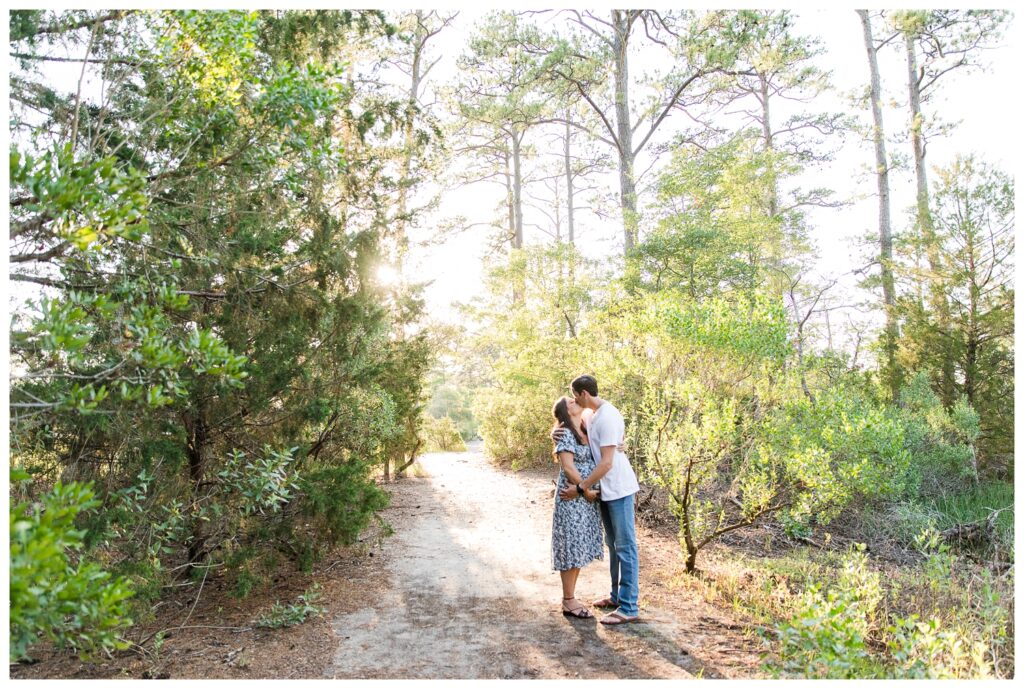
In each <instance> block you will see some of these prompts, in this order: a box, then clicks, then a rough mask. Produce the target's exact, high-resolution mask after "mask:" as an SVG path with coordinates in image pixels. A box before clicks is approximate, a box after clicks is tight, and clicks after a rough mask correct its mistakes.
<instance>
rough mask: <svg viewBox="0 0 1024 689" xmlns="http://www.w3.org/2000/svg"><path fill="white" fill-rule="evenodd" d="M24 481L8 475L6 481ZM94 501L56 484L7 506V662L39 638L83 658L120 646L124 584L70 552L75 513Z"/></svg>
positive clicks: (85, 492)
mask: <svg viewBox="0 0 1024 689" xmlns="http://www.w3.org/2000/svg"><path fill="white" fill-rule="evenodd" d="M27 479H28V474H26V473H24V472H12V476H11V482H12V484H13V483H15V482H22V481H25V480H27ZM98 504H99V502H98V501H97V500H95V499H94V496H93V491H92V488H91V487H90V486H87V485H82V484H79V483H70V484H68V485H62V484H61V483H59V482H58V483H57V484H56V485H54V486H53V488H51V489H50V490H49V491H47V492H45V493H44V494H42V495H41V496H40V497H39V501H38V502H35V503H33V502H28V501H22V502H18V503H16V504H13V505H12V507H11V572H10V574H11V582H10V589H11V621H10V631H11V641H10V657H11V659H12V660H18V659H20V658H24V657H27V656H28V652H29V648H30V647H31V646H32V645H33V644H34V643H36V641H37V640H38V639H39V638H40V637H43V638H46V639H48V640H50V641H52V642H54V643H55V644H56V645H57V646H58V647H61V648H62V647H66V646H70V647H71V648H74V649H75V650H76V651H78V652H79V654H80V655H81V656H83V657H88V656H90V655H91V654H92V653H94V652H96V651H98V650H111V649H122V648H127V643H125V642H123V641H122V640H121V639H120V632H121V630H122V629H124V628H126V627H127V626H129V625H131V623H132V622H131V620H130V619H129V618H128V616H127V610H126V601H127V599H128V598H129V597H130V596H131V595H132V591H131V590H130V589H129V587H128V585H127V582H126V581H125V580H124V579H121V578H116V579H111V577H110V574H109V573H107V572H105V571H103V569H101V568H100V566H99V565H97V564H96V563H93V562H87V561H85V560H84V559H80V560H78V561H77V562H75V561H74V560H75V558H74V557H73V556H72V555H71V554H72V552H74V551H80V550H81V549H82V545H83V535H84V532H82V531H81V530H78V529H76V528H75V520H76V519H77V518H78V517H79V515H80V514H82V513H84V512H86V511H88V510H90V509H92V508H94V507H96V506H97V505H98Z"/></svg>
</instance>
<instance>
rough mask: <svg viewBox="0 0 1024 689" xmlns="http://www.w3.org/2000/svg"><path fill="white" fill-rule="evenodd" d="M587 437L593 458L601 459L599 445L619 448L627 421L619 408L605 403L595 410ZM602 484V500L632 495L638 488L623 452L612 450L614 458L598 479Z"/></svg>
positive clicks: (589, 422)
mask: <svg viewBox="0 0 1024 689" xmlns="http://www.w3.org/2000/svg"><path fill="white" fill-rule="evenodd" d="M587 436H588V438H587V439H588V441H589V444H590V451H591V453H593V455H594V458H595V459H596V460H597V461H598V462H600V461H601V447H602V446H605V447H607V446H609V445H611V446H613V447H618V446H619V445H621V444H622V441H623V440H624V439H625V437H626V422H625V421H624V420H623V418H622V414H620V413H619V410H618V409H616V408H615V407H613V406H612V405H611V403H609V402H605V403H604V404H602V405H601V406H600V407H598V408H597V410H596V411H595V412H594V415H593V416H591V417H590V420H589V421H588V422H587ZM598 483H599V484H600V485H601V500H602V501H605V502H607V501H608V500H618V499H619V498H624V497H626V496H627V495H632V494H633V493H636V492H637V491H638V490H640V484H639V483H638V482H637V480H636V474H635V473H634V472H633V466H632V465H631V464H630V463H629V457H627V456H626V453H625V452H621V451H619V450H615V459H614V461H613V462H612V468H611V469H609V470H608V473H607V474H605V475H604V476H603V477H601V480H600V481H599V482H598Z"/></svg>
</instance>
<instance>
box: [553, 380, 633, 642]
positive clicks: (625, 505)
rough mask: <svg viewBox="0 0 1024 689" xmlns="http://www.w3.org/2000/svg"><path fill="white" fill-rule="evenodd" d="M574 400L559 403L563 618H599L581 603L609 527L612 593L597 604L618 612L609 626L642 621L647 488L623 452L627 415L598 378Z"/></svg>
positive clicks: (557, 545)
mask: <svg viewBox="0 0 1024 689" xmlns="http://www.w3.org/2000/svg"><path fill="white" fill-rule="evenodd" d="M571 390H572V397H562V398H561V399H559V400H558V401H557V402H555V406H554V409H553V410H552V413H553V414H554V417H555V422H556V423H555V428H554V430H552V432H551V439H552V440H554V441H555V449H554V452H553V454H554V456H555V459H556V460H557V461H558V462H559V463H560V464H561V471H560V472H559V475H558V483H557V486H558V488H557V490H556V495H555V511H554V517H553V520H552V529H551V560H552V567H553V569H555V570H557V571H558V572H559V574H560V575H561V578H562V614H564V615H566V616H571V617H579V618H588V617H593V615H592V614H591V612H590V610H588V609H587V606H586V605H584V604H583V603H581V602H580V601H578V600H576V579H577V578H578V577H579V574H580V568H582V567H583V566H584V565H586V564H588V563H589V562H591V561H593V560H603V559H604V549H603V548H602V544H601V540H602V527H603V531H604V538H605V540H606V542H607V543H608V559H609V565H610V570H611V592H610V593H609V594H608V596H607V597H605V598H603V599H601V600H598V601H595V602H594V603H593V605H594V606H595V607H598V608H606V609H612V611H611V612H609V613H608V614H606V615H605V616H604V617H602V618H601V623H602V624H606V625H617V624H626V623H629V622H636V621H638V619H639V613H640V611H639V608H638V606H637V603H638V599H639V596H640V559H639V552H638V550H637V544H636V525H635V519H634V513H633V509H634V508H633V501H634V496H635V494H636V492H637V491H639V490H640V484H639V483H638V482H637V480H636V474H635V473H634V472H633V467H632V466H631V465H630V463H629V458H628V457H626V454H625V453H624V452H623V451H622V450H623V442H624V436H625V422H624V421H623V419H622V414H620V413H619V410H618V409H616V408H615V407H614V406H612V405H611V403H610V402H608V401H607V400H603V399H601V398H600V397H599V396H598V394H597V380H595V379H594V377H593V376H580V377H579V378H576V379H575V380H573V381H572V385H571Z"/></svg>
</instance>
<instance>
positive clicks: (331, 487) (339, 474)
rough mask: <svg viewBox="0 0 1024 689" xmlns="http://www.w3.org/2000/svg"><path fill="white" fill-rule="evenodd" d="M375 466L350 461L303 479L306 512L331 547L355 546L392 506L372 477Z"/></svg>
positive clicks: (323, 469) (318, 471)
mask: <svg viewBox="0 0 1024 689" xmlns="http://www.w3.org/2000/svg"><path fill="white" fill-rule="evenodd" d="M371 468H372V467H371V465H369V464H367V463H362V462H359V461H356V460H349V461H347V462H344V463H342V464H339V465H337V466H329V467H323V468H319V469H311V470H309V471H307V472H305V473H303V475H302V477H301V479H300V480H299V486H300V490H301V492H302V495H303V500H302V512H303V514H305V515H306V516H307V517H310V518H311V519H312V520H313V522H314V528H315V529H316V530H317V532H318V533H319V534H320V537H321V540H322V541H324V542H325V543H328V544H337V543H342V544H345V545H351V544H352V543H355V541H356V539H357V538H358V537H359V534H360V532H362V530H363V529H365V528H366V527H367V526H369V524H370V522H371V521H372V520H373V518H374V515H375V514H376V513H377V512H378V511H380V510H382V509H384V508H385V507H386V506H387V504H388V494H387V493H386V492H384V491H383V490H381V489H380V488H379V487H378V486H377V484H376V483H374V482H373V479H372V478H371V477H370V471H371Z"/></svg>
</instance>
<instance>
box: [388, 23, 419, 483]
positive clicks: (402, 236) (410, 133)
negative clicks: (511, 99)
mask: <svg viewBox="0 0 1024 689" xmlns="http://www.w3.org/2000/svg"><path fill="white" fill-rule="evenodd" d="M425 33H426V27H425V26H424V25H423V10H417V11H416V32H415V35H414V36H413V44H412V51H413V52H412V69H411V70H410V71H411V79H410V81H411V83H410V84H409V99H408V102H407V103H406V108H407V110H406V115H405V123H404V130H405V131H404V138H405V151H404V154H403V156H402V166H401V170H400V171H399V176H398V182H399V184H398V218H397V221H396V222H395V224H394V227H395V232H394V237H393V240H394V242H395V248H396V256H395V260H396V261H397V263H398V265H396V266H395V268H396V270H398V271H399V272H401V269H402V264H403V263H404V261H405V254H406V252H407V251H408V249H409V237H408V232H407V230H406V228H407V227H408V218H407V217H406V215H407V214H408V212H409V187H410V186H411V184H412V180H411V178H410V173H411V172H412V162H413V151H414V150H415V141H416V140H415V126H414V125H415V113H416V106H417V104H418V103H419V95H420V82H421V81H422V76H421V71H422V64H423V45H424V43H423V41H424V34H425ZM385 472H386V470H385Z"/></svg>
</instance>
